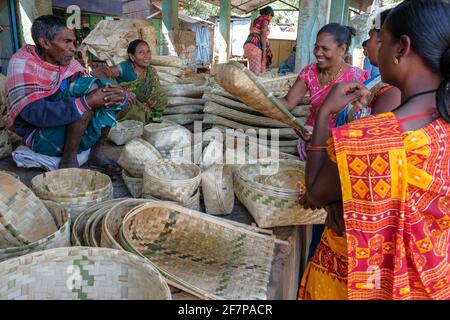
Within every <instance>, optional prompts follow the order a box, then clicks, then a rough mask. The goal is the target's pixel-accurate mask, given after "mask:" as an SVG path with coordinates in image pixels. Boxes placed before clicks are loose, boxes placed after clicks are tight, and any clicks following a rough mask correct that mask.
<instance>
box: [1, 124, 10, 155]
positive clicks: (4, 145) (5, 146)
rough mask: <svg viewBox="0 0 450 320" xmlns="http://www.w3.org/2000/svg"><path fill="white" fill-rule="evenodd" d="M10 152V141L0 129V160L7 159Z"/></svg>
mask: <svg viewBox="0 0 450 320" xmlns="http://www.w3.org/2000/svg"><path fill="white" fill-rule="evenodd" d="M11 152H12V145H11V141H9V136H8V134H7V133H6V131H4V130H1V129H0V159H3V158H6V157H9V156H10V155H11Z"/></svg>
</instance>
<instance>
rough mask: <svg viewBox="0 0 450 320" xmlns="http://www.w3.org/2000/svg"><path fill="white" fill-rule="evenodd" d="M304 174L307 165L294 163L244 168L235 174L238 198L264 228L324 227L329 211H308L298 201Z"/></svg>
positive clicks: (258, 164)
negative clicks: (306, 225)
mask: <svg viewBox="0 0 450 320" xmlns="http://www.w3.org/2000/svg"><path fill="white" fill-rule="evenodd" d="M304 172H305V165H304V163H303V162H300V161H292V160H281V161H279V162H259V163H257V164H244V165H241V166H239V168H238V169H237V170H236V171H235V180H234V181H235V186H234V188H235V192H236V196H237V197H238V199H239V200H240V201H241V202H242V204H244V206H245V207H246V208H247V209H248V211H249V212H250V214H251V215H252V216H253V218H254V219H255V221H256V223H257V224H258V226H259V227H261V228H272V227H279V226H291V225H301V224H322V223H324V222H325V218H326V211H325V210H314V211H313V210H305V209H304V208H303V207H302V206H301V205H300V203H299V201H298V193H299V191H298V190H299V187H300V186H299V185H298V184H299V183H300V184H303V185H304Z"/></svg>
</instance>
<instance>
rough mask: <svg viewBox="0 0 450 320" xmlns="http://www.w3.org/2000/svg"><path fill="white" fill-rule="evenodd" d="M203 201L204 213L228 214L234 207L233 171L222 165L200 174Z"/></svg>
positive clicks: (214, 166)
mask: <svg viewBox="0 0 450 320" xmlns="http://www.w3.org/2000/svg"><path fill="white" fill-rule="evenodd" d="M202 190H203V200H204V201H205V208H206V213H209V214H213V215H222V214H229V213H231V211H232V210H233V206H234V188H233V171H232V169H231V168H230V167H228V166H224V165H213V166H211V167H210V168H209V169H208V170H206V171H205V172H203V173H202Z"/></svg>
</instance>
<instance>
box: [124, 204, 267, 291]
mask: <svg viewBox="0 0 450 320" xmlns="http://www.w3.org/2000/svg"><path fill="white" fill-rule="evenodd" d="M121 241H122V245H123V246H124V247H125V248H127V249H130V250H133V251H135V252H137V253H139V254H140V255H142V256H144V257H146V258H148V259H149V260H150V261H152V262H153V263H154V264H155V265H156V266H157V268H158V269H159V270H160V271H161V272H162V273H163V275H164V276H165V277H166V279H168V281H169V284H171V285H174V286H175V287H178V288H180V289H182V290H184V291H187V292H190V293H192V294H194V295H197V296H199V297H201V298H204V299H266V298H267V297H266V293H267V286H268V282H269V277H270V271H271V265H272V260H273V254H274V246H275V238H273V237H268V236H263V235H260V234H257V233H254V232H251V231H248V230H247V229H244V228H240V227H236V226H235V225H232V224H230V223H227V222H224V220H223V219H217V218H215V217H212V216H208V215H205V214H203V213H201V212H197V211H192V210H188V209H186V208H183V207H180V206H177V205H174V204H170V203H162V202H156V203H150V204H146V205H142V206H140V207H138V208H136V209H134V211H132V212H130V213H129V214H128V215H127V216H126V217H125V220H124V222H123V225H122V232H121Z"/></svg>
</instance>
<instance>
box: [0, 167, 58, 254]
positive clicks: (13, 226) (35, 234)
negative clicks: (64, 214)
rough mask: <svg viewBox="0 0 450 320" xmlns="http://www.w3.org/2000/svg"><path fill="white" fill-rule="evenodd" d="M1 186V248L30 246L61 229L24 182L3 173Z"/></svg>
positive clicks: (0, 174) (0, 176)
mask: <svg viewBox="0 0 450 320" xmlns="http://www.w3.org/2000/svg"><path fill="white" fill-rule="evenodd" d="M0 186H1V190H2V191H1V192H0V248H10V247H20V246H22V245H28V244H30V243H32V242H36V241H38V240H41V239H43V238H45V237H47V236H49V235H51V234H54V233H55V232H56V231H57V230H58V228H57V226H56V224H55V221H54V219H53V216H52V214H51V213H50V212H49V210H48V209H47V207H46V206H45V205H44V203H43V202H42V201H40V200H39V199H38V198H37V197H36V196H35V195H34V193H33V192H32V191H31V190H30V189H29V188H28V187H27V186H25V185H24V184H23V183H22V182H20V181H19V180H17V179H16V178H14V177H13V176H11V175H9V174H7V173H0Z"/></svg>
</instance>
